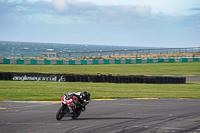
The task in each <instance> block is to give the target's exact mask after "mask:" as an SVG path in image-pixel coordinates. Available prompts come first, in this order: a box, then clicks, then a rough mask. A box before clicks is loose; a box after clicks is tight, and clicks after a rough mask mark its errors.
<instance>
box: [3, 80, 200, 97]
mask: <svg viewBox="0 0 200 133" xmlns="http://www.w3.org/2000/svg"><path fill="white" fill-rule="evenodd" d="M84 90H87V91H88V92H90V93H91V98H93V99H94V98H194V99H199V98H200V82H187V83H186V84H116V83H83V82H82V83H81V82H45V81H44V82H42V81H40V82H38V81H0V101H3V100H33V101H34V100H42V101H45V100H60V98H61V96H62V95H63V94H66V93H68V92H79V91H84Z"/></svg>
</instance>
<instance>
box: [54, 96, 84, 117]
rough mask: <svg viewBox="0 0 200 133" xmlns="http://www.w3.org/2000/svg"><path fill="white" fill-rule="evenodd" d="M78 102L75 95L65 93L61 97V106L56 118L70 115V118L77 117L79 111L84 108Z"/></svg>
mask: <svg viewBox="0 0 200 133" xmlns="http://www.w3.org/2000/svg"><path fill="white" fill-rule="evenodd" d="M76 103H78V98H77V97H75V96H70V95H69V94H67V95H66V94H65V95H63V96H62V98H61V107H60V108H59V109H58V111H57V113H56V119H57V120H61V119H62V118H63V117H64V116H65V117H71V118H72V119H77V118H78V117H79V115H80V114H81V111H84V109H85V108H82V106H81V105H80V104H76Z"/></svg>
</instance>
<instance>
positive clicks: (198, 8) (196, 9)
mask: <svg viewBox="0 0 200 133" xmlns="http://www.w3.org/2000/svg"><path fill="white" fill-rule="evenodd" d="M189 10H200V8H190V9H189Z"/></svg>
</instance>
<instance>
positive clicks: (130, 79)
mask: <svg viewBox="0 0 200 133" xmlns="http://www.w3.org/2000/svg"><path fill="white" fill-rule="evenodd" d="M0 80H13V81H51V82H101V83H105V82H107V83H148V84H184V83H186V77H183V76H179V77H177V76H144V75H118V76H112V75H111V74H107V75H103V74H97V75H76V74H43V73H12V72H0Z"/></svg>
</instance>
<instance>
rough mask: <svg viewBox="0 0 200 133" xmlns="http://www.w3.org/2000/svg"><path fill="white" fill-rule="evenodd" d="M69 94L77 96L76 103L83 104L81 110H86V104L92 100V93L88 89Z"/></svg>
mask: <svg viewBox="0 0 200 133" xmlns="http://www.w3.org/2000/svg"><path fill="white" fill-rule="evenodd" d="M68 95H69V96H75V97H77V98H78V102H76V101H75V104H76V105H79V106H81V110H82V111H85V108H86V107H85V106H86V105H87V104H88V103H89V102H90V93H88V92H87V91H84V92H77V93H75V92H73V93H68Z"/></svg>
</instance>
